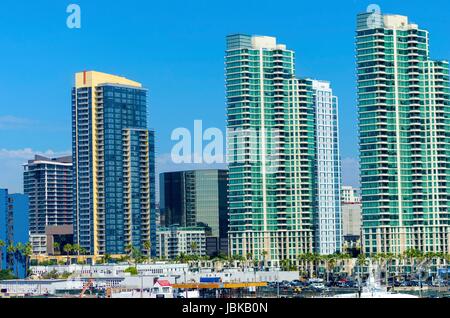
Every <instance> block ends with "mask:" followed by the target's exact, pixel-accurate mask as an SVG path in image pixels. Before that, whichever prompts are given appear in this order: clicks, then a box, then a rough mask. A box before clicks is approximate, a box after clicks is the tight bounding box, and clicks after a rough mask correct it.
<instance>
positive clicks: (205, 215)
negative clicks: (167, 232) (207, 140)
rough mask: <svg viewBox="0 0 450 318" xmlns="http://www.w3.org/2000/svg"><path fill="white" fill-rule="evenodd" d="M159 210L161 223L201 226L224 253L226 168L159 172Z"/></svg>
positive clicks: (226, 228)
mask: <svg viewBox="0 0 450 318" xmlns="http://www.w3.org/2000/svg"><path fill="white" fill-rule="evenodd" d="M160 211H161V216H162V219H163V222H161V223H162V225H163V226H165V227H172V226H180V227H202V228H204V229H206V235H207V236H208V237H214V238H216V239H217V240H216V241H217V242H218V243H219V245H220V241H221V240H222V244H221V245H225V250H224V251H223V252H225V253H227V244H224V243H226V242H227V238H228V216H227V170H217V169H210V170H190V171H177V172H166V173H162V174H161V175H160ZM223 240H225V242H223ZM219 249H220V248H219Z"/></svg>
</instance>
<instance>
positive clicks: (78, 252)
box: [72, 244, 81, 255]
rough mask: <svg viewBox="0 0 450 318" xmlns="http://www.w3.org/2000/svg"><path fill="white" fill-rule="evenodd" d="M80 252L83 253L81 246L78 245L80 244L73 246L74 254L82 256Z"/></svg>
mask: <svg viewBox="0 0 450 318" xmlns="http://www.w3.org/2000/svg"><path fill="white" fill-rule="evenodd" d="M80 251H81V246H80V245H78V244H73V245H72V253H74V254H75V255H80Z"/></svg>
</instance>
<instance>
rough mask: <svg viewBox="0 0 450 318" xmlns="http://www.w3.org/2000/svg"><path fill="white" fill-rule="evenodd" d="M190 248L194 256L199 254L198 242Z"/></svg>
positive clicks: (193, 243) (192, 243)
mask: <svg viewBox="0 0 450 318" xmlns="http://www.w3.org/2000/svg"><path fill="white" fill-rule="evenodd" d="M190 248H191V251H192V254H193V255H196V254H197V249H198V244H197V242H191V244H190Z"/></svg>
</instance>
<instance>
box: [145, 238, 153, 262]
mask: <svg viewBox="0 0 450 318" xmlns="http://www.w3.org/2000/svg"><path fill="white" fill-rule="evenodd" d="M144 250H145V252H146V253H147V256H148V260H149V261H151V259H152V243H150V241H145V242H144Z"/></svg>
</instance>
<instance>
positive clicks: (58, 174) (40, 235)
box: [23, 155, 73, 254]
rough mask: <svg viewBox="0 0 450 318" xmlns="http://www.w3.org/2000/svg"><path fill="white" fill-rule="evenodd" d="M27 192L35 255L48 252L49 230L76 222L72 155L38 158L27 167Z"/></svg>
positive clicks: (25, 185)
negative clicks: (47, 231)
mask: <svg viewBox="0 0 450 318" xmlns="http://www.w3.org/2000/svg"><path fill="white" fill-rule="evenodd" d="M23 179H24V182H23V187H24V193H25V194H27V195H28V197H29V202H30V205H29V229H30V242H31V243H32V246H33V253H34V254H45V253H46V251H47V242H46V238H47V236H46V228H47V227H49V226H51V227H58V226H67V225H69V226H71V225H72V223H73V188H72V186H73V180H72V156H65V157H59V158H53V159H51V158H46V157H43V156H39V155H36V156H35V158H34V160H29V161H28V163H27V164H25V165H24V173H23Z"/></svg>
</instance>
